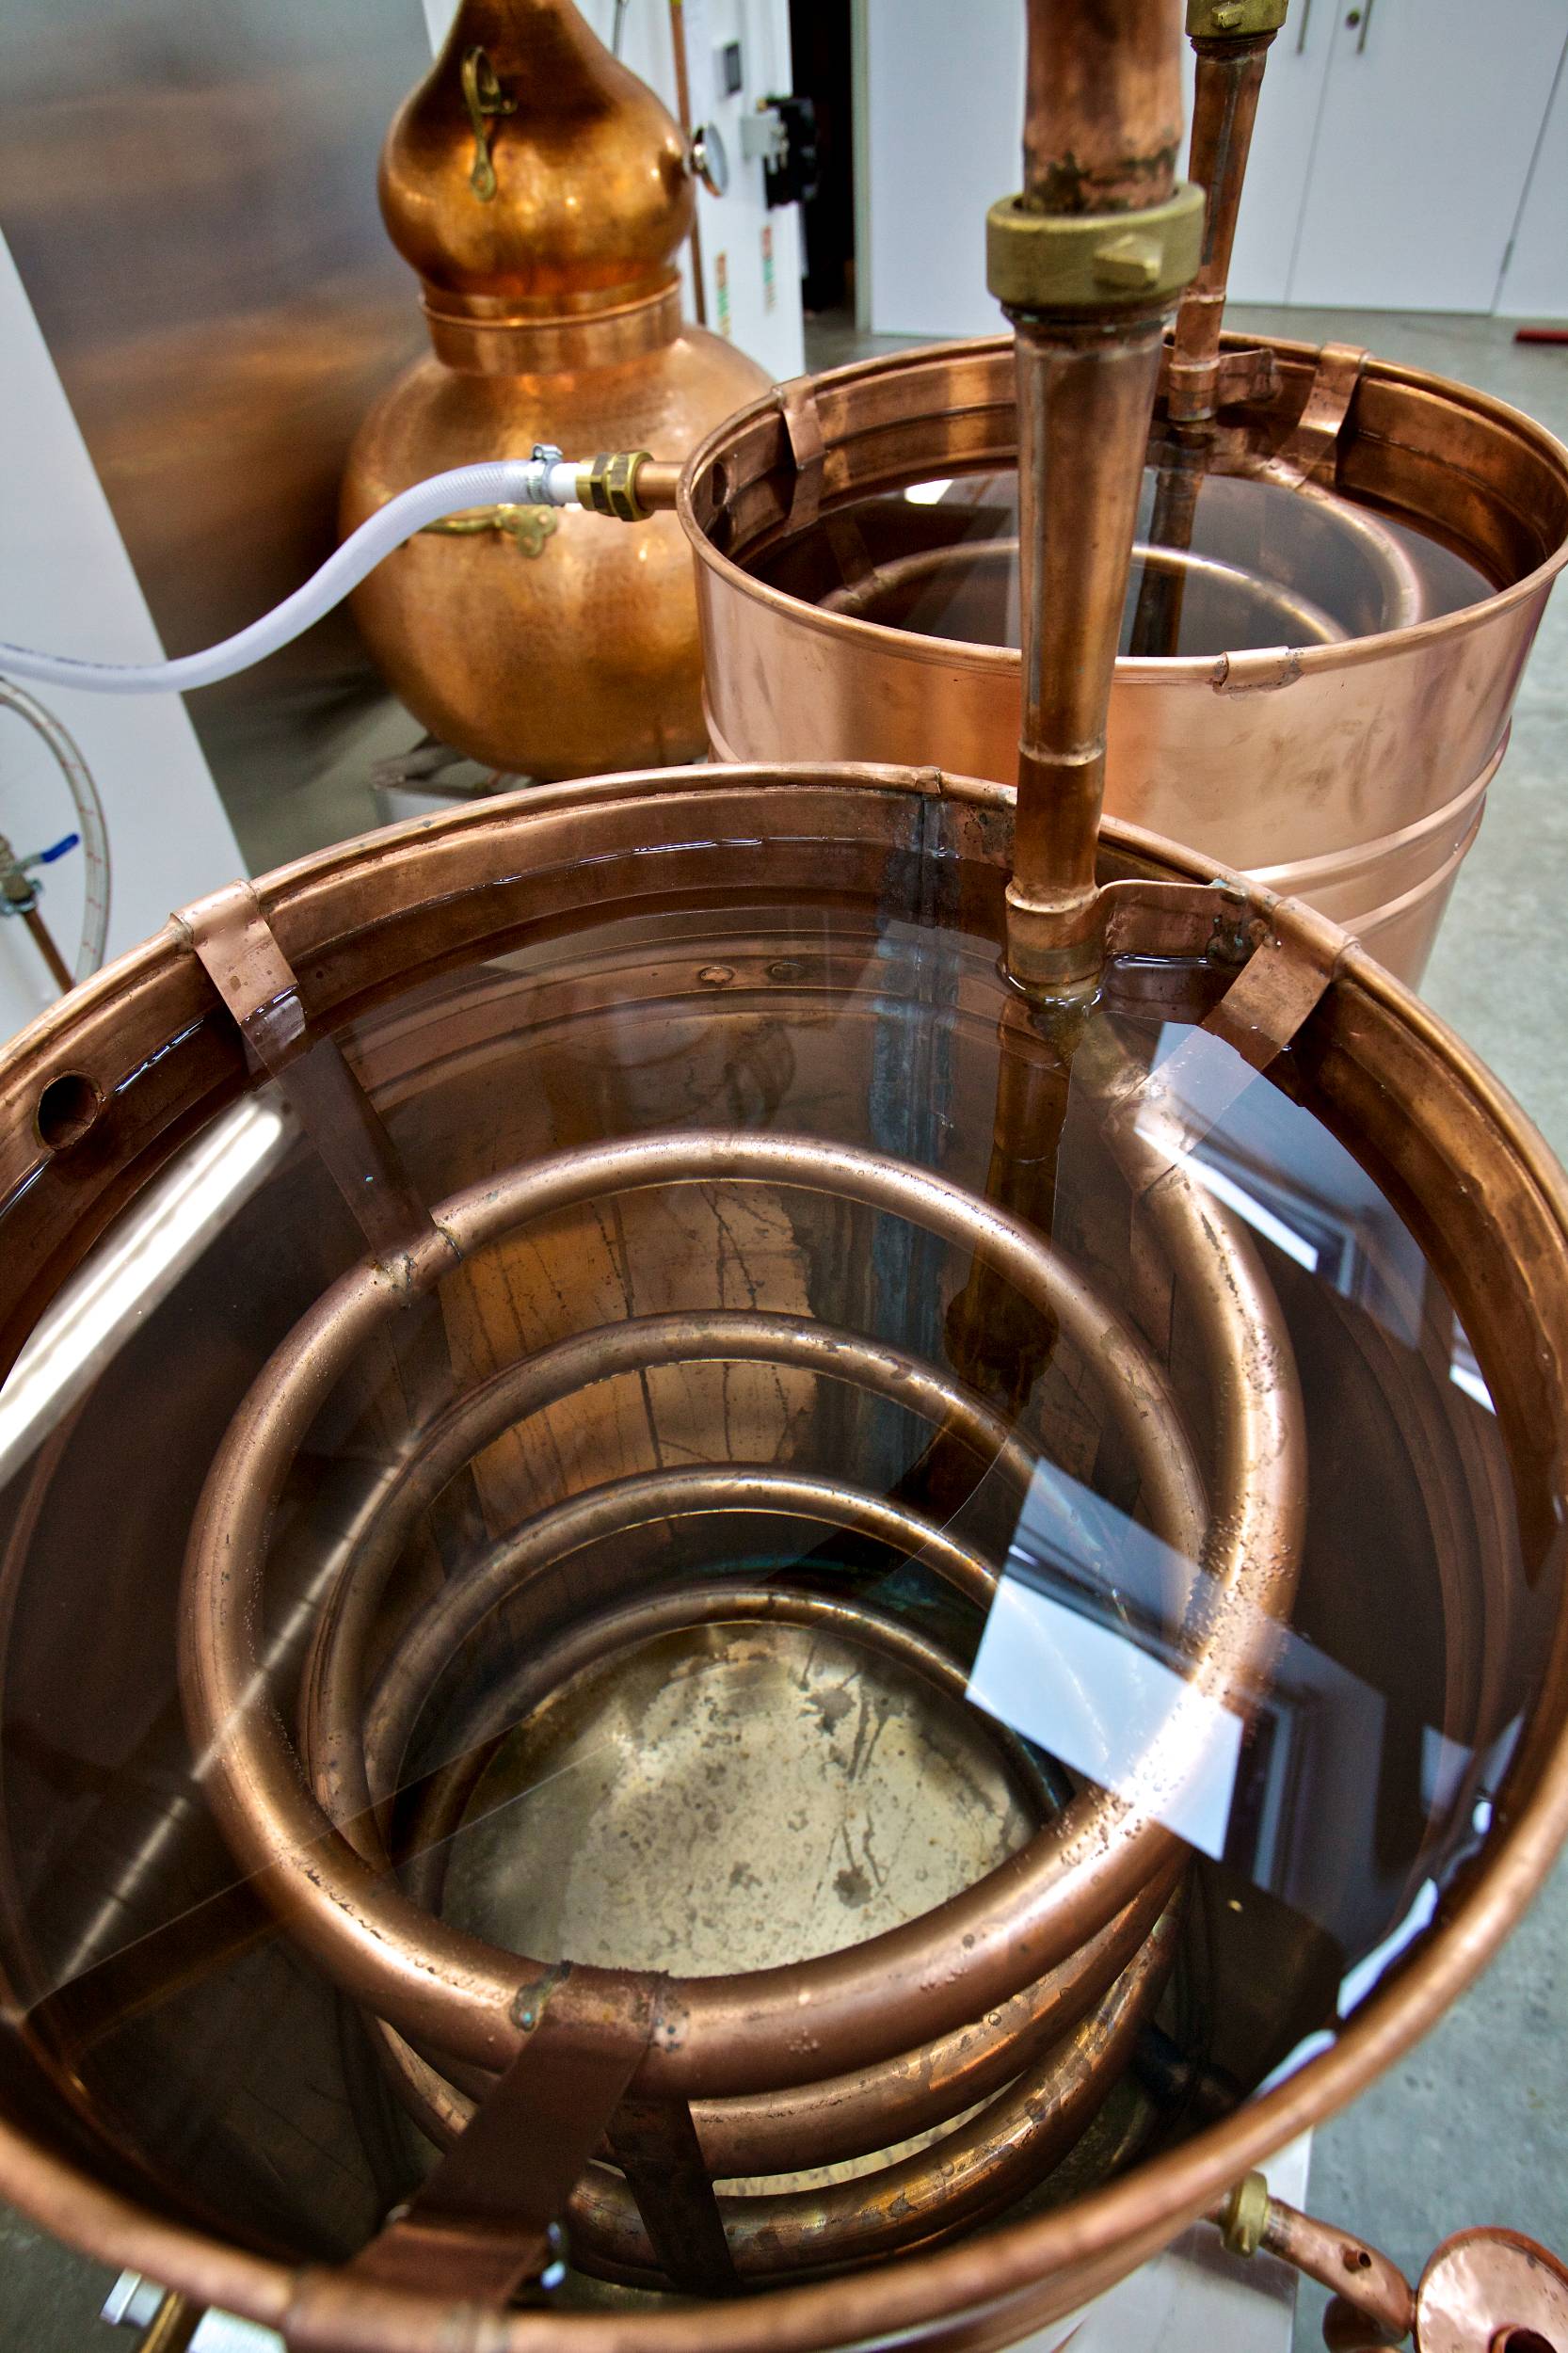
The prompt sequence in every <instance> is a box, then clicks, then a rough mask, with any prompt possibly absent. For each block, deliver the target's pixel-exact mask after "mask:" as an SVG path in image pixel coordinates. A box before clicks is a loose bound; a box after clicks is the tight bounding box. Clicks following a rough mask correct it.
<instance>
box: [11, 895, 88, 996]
mask: <svg viewBox="0 0 1568 2353" xmlns="http://www.w3.org/2000/svg"><path fill="white" fill-rule="evenodd" d="M22 920H23V921H24V923H25V924H26V926H27V929H28V931H29V933H30V934H31V935H32V938H33V941H34V944H35V945H36V947H37V949H38V952H39V953H40V956H41V957H42V958H43V961H44V963H45V964H46V965H47V966H48V967H49V977H50V979H51V980H52V981H53V982H54V984H55V986H56V988H57V989H58V990H59V991H60V992H61V994H62V995H63V994H64V993H65V991H66V990H67V989H71V988H74V987H75V985H76V982H75V977H74V975H73V974H72V969H71V967H70V966H69V965H68V964H67V962H66V960H65V958H64V957H63V956H62V955H61V953H60V952H59V950H58V949H57V948H56V945H55V937H54V934H53V933H52V932H51V931H50V929H49V926H48V924H47V923H46V922H45V921H44V920H43V918H42V916H41V915H40V913H39V911H38V908H37V906H36V905H35V906H30V907H24V909H23V911H22Z"/></svg>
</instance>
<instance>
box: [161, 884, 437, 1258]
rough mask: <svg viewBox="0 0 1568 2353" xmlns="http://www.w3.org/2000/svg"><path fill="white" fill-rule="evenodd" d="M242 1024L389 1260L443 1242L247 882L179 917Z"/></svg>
mask: <svg viewBox="0 0 1568 2353" xmlns="http://www.w3.org/2000/svg"><path fill="white" fill-rule="evenodd" d="M174 920H175V922H176V923H177V924H178V925H179V927H180V929H181V930H182V931H183V932H184V935H185V937H186V938H187V939H188V940H189V942H190V945H191V947H192V948H193V949H194V951H195V952H196V954H197V956H198V957H199V958H200V962H201V965H202V968H203V969H204V970H205V972H206V974H207V977H208V979H209V980H210V981H211V982H212V984H213V986H214V987H215V988H216V991H217V993H218V995H219V996H220V997H221V998H222V1000H223V1001H224V1003H225V1005H227V1007H228V1009H229V1011H230V1012H231V1013H232V1015H233V1017H234V1019H235V1021H236V1022H237V1023H238V1024H239V1028H240V1032H241V1034H242V1035H243V1037H244V1039H245V1042H246V1044H247V1046H248V1048H250V1050H251V1052H252V1053H253V1054H254V1055H255V1057H256V1060H257V1062H258V1063H259V1064H261V1066H262V1068H263V1069H264V1071H265V1072H266V1074H267V1076H268V1077H269V1078H271V1079H275V1080H277V1081H278V1084H279V1086H280V1088H281V1090H282V1092H283V1094H284V1096H286V1098H287V1100H288V1102H289V1104H290V1106H291V1108H292V1109H293V1111H294V1112H295V1113H296V1116H297V1117H298V1120H299V1124H300V1126H301V1127H302V1128H303V1129H304V1131H305V1133H306V1135H307V1136H308V1137H309V1138H310V1141H311V1143H312V1145H313V1147H314V1149H315V1151H316V1153H317V1154H318V1155H319V1157H320V1159H321V1160H322V1161H323V1163H324V1164H325V1166H326V1168H327V1169H328V1173H329V1175H330V1176H331V1177H332V1180H333V1182H334V1183H335V1184H336V1186H337V1188H338V1190H339V1192H340V1193H342V1194H343V1197H344V1200H345V1201H346V1202H347V1204H348V1207H349V1209H351V1210H352V1212H353V1214H354V1217H355V1220H356V1222H357V1223H358V1225H359V1226H360V1230H361V1232H362V1233H363V1235H364V1237H365V1240H366V1241H368V1242H369V1244H370V1246H371V1249H372V1250H373V1251H374V1253H375V1255H376V1258H377V1259H378V1260H379V1261H380V1263H381V1264H382V1265H383V1266H388V1265H389V1264H391V1265H392V1266H398V1265H401V1266H403V1267H404V1268H407V1267H408V1261H409V1260H411V1259H413V1258H415V1257H421V1256H423V1255H424V1252H426V1251H427V1250H429V1249H431V1248H432V1247H436V1246H440V1247H442V1248H444V1247H445V1246H446V1245H445V1242H444V1240H443V1238H442V1237H441V1236H440V1234H439V1233H438V1230H437V1228H436V1226H435V1225H433V1224H432V1223H431V1219H430V1212H429V1210H428V1209H426V1207H425V1205H424V1201H423V1200H422V1199H421V1198H420V1195H419V1193H418V1191H417V1190H416V1188H415V1186H414V1184H413V1182H412V1181H411V1179H410V1178H409V1177H408V1172H407V1170H406V1169H405V1168H404V1166H403V1162H402V1160H401V1159H400V1157H399V1155H398V1152H397V1148H396V1146H395V1145H394V1144H393V1143H392V1138H391V1137H390V1136H389V1135H388V1133H387V1131H386V1129H385V1128H384V1127H383V1126H382V1124H381V1121H380V1118H379V1115H378V1114H377V1112H376V1109H375V1107H374V1105H373V1104H372V1102H371V1100H370V1097H369V1096H368V1095H366V1093H365V1091H364V1089H363V1087H362V1086H361V1085H360V1081H359V1080H358V1079H357V1078H356V1077H355V1076H354V1073H353V1071H352V1070H351V1069H350V1068H349V1066H348V1063H347V1061H346V1060H345V1058H344V1053H343V1051H342V1048H340V1047H339V1045H338V1043H337V1040H336V1039H335V1038H333V1037H331V1036H329V1035H320V1034H316V1033H314V1032H312V1025H311V1019H310V1016H309V1014H308V1013H307V1012H306V1009H305V1006H304V1004H303V1003H302V1002H301V1000H300V996H299V983H298V981H297V980H296V977H295V973H294V969H293V967H292V966H291V965H290V963H289V960H288V958H287V957H286V956H285V955H284V953H283V952H282V950H281V948H280V946H279V945H278V941H277V939H276V937H275V936H274V935H273V933H272V930H271V927H270V926H269V924H268V922H267V920H266V918H265V916H264V914H263V913H262V909H261V904H260V902H259V901H258V899H257V897H256V894H255V892H254V891H253V890H252V889H251V888H250V886H249V884H248V883H231V884H230V885H229V886H228V887H227V888H225V889H223V890H215V891H214V892H213V893H212V894H211V896H210V897H208V898H205V899H197V900H195V901H193V902H192V904H190V905H189V906H188V907H184V908H182V910H181V911H180V913H179V914H177V915H176V916H175V918H174Z"/></svg>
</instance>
